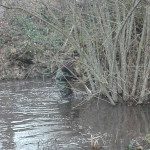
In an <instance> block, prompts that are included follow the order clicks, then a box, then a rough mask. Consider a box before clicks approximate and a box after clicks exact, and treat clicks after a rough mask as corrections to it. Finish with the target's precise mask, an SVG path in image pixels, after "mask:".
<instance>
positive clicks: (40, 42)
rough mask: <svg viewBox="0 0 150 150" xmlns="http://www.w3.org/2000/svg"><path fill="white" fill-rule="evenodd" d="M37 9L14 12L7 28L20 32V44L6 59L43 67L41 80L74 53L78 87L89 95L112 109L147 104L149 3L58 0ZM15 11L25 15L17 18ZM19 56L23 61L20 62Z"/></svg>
mask: <svg viewBox="0 0 150 150" xmlns="http://www.w3.org/2000/svg"><path fill="white" fill-rule="evenodd" d="M11 6H12V5H11ZM36 6H37V7H36V9H35V10H34V11H33V10H32V9H30V10H27V11H26V10H24V7H22V6H17V8H16V9H15V11H16V12H17V13H16V12H15V13H16V15H14V16H13V21H12V20H11V24H12V26H13V27H15V28H17V30H19V32H20V34H21V35H22V41H21V39H19V40H20V42H19V43H18V42H17V45H15V44H16V43H15V44H14V47H15V56H14V55H12V51H11V50H10V51H8V50H7V56H8V58H9V59H13V60H14V59H15V60H18V61H19V62H21V63H23V64H25V62H27V63H29V62H30V63H31V64H32V63H33V64H40V65H41V64H42V65H43V66H42V67H40V69H38V72H39V73H41V74H42V75H43V74H44V75H45V73H48V74H50V73H52V72H54V71H55V69H53V67H54V68H57V66H58V64H59V63H61V56H62V54H64V53H68V52H70V51H72V50H77V51H78V52H79V53H80V55H81V60H80V66H81V68H82V74H84V75H83V76H84V80H82V79H79V82H81V83H82V84H84V85H87V86H88V88H89V89H90V90H91V92H92V96H99V95H104V96H106V97H107V98H108V101H109V102H110V103H111V104H113V105H115V103H116V102H118V101H128V102H135V103H138V104H141V103H144V102H146V101H147V100H148V96H149V93H150V91H149V86H150V84H149V72H150V50H149V44H150V43H149V40H150V39H149V38H150V37H149V35H150V19H149V18H150V4H149V2H148V1H146V0H144V1H143V0H87V1H82V2H81V1H79V2H77V3H76V2H75V1H74V0H64V1H59V0H58V1H55V3H53V4H52V3H51V2H49V1H43V0H39V1H36ZM26 9H28V7H27V8H26ZM9 11H10V10H9ZM18 11H19V12H20V11H21V12H24V11H25V12H26V13H23V14H22V15H20V14H19V15H18ZM11 18H12V16H11ZM14 18H15V20H14ZM6 37H7V36H6ZM6 37H5V38H1V39H0V46H3V44H4V43H6V41H8V38H10V39H11V40H10V39H9V41H12V42H13V37H14V35H13V36H12V37H7V38H6ZM13 50H14V49H13ZM20 51H21V54H22V53H23V54H24V55H23V58H24V59H23V58H20V54H19V52H20ZM22 51H23V52H22ZM13 52H14V51H13ZM18 57H19V58H20V59H19V58H18ZM25 57H26V58H25ZM31 58H32V59H31ZM22 60H24V61H22ZM29 60H30V61H29ZM58 60H59V61H58ZM20 66H22V65H20ZM31 68H32V67H31ZM31 68H30V69H28V72H27V74H26V76H29V74H30V72H31V70H33V68H32V69H31Z"/></svg>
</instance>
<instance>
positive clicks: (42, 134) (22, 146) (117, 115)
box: [0, 80, 150, 150]
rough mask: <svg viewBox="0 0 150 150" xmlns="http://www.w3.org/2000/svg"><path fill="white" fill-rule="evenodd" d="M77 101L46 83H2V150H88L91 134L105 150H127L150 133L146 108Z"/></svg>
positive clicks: (0, 116)
mask: <svg viewBox="0 0 150 150" xmlns="http://www.w3.org/2000/svg"><path fill="white" fill-rule="evenodd" d="M81 101H82V98H80V97H78V98H74V99H73V98H72V99H70V100H67V99H62V98H61V96H60V94H59V91H58V89H57V88H56V85H55V82H52V81H50V80H49V81H12V82H5V83H4V82H1V84H0V110H1V113H0V149H2V150H90V149H91V147H90V141H91V135H93V136H94V137H98V140H99V144H100V145H101V146H104V147H103V148H104V149H107V150H125V149H126V146H127V145H128V143H129V141H130V140H131V139H136V140H142V139H143V137H144V136H145V135H146V134H149V133H150V117H149V116H150V111H149V107H145V106H143V107H141V106H138V107H131V106H130V107H126V106H123V105H121V104H120V105H118V106H116V107H114V106H111V105H109V104H108V103H106V102H105V101H103V100H100V101H98V100H94V99H93V100H91V101H89V102H88V103H85V104H83V105H80V106H79V107H76V106H77V105H78V104H79V103H80V102H81ZM73 108H74V109H73Z"/></svg>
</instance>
